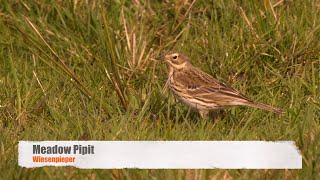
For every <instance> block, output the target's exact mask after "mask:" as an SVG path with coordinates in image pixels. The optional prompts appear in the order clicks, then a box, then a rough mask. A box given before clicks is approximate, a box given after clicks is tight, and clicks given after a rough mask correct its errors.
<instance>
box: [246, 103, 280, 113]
mask: <svg viewBox="0 0 320 180" xmlns="http://www.w3.org/2000/svg"><path fill="white" fill-rule="evenodd" d="M246 106H250V107H255V108H259V109H264V110H267V111H271V112H274V113H278V114H283V113H284V112H285V111H284V110H283V109H281V108H277V107H272V106H270V105H268V104H263V103H257V102H247V103H246Z"/></svg>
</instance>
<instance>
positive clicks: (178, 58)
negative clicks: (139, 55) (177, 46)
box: [156, 52, 189, 69]
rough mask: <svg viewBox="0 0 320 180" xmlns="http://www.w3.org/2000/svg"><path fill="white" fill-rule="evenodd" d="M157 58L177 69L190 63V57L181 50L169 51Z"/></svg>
mask: <svg viewBox="0 0 320 180" xmlns="http://www.w3.org/2000/svg"><path fill="white" fill-rule="evenodd" d="M156 59H157V60H160V61H164V62H166V63H167V64H168V65H169V66H170V67H172V68H175V69H181V68H184V67H185V66H186V65H187V64H188V63H189V58H188V57H187V56H185V55H183V54H181V53H179V52H167V53H165V54H164V55H162V56H159V57H157V58H156Z"/></svg>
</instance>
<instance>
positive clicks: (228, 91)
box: [157, 52, 283, 118]
mask: <svg viewBox="0 0 320 180" xmlns="http://www.w3.org/2000/svg"><path fill="white" fill-rule="evenodd" d="M157 59H158V60H163V61H165V62H166V63H167V65H168V67H169V77H168V84H169V87H170V89H171V91H172V92H173V94H174V95H175V97H176V98H177V99H178V100H179V101H181V102H183V103H185V104H186V105H188V106H189V107H191V108H193V109H196V110H198V112H199V113H200V115H201V117H202V118H206V117H207V116H208V113H209V111H210V110H214V109H221V108H224V107H226V106H237V105H240V106H250V107H255V108H260V109H264V110H268V111H272V112H275V113H283V110H282V109H279V108H275V107H272V106H270V105H267V104H262V103H258V102H254V101H252V100H251V99H250V98H248V97H246V96H245V95H243V94H241V93H240V92H238V91H237V90H235V89H233V88H232V87H230V86H227V85H225V84H224V83H222V82H220V81H218V80H217V79H215V78H213V77H212V76H210V75H209V74H207V73H205V72H203V71H201V70H200V69H198V68H196V67H194V66H192V64H191V63H190V60H189V58H188V57H187V56H185V55H183V54H181V53H178V52H168V53H166V54H164V55H163V56H160V57H158V58H157Z"/></svg>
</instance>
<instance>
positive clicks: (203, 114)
mask: <svg viewBox="0 0 320 180" xmlns="http://www.w3.org/2000/svg"><path fill="white" fill-rule="evenodd" d="M199 114H200V116H201V117H202V119H208V118H209V111H206V110H199Z"/></svg>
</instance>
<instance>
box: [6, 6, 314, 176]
mask: <svg viewBox="0 0 320 180" xmlns="http://www.w3.org/2000/svg"><path fill="white" fill-rule="evenodd" d="M1 4H2V6H1V8H0V21H1V23H0V36H1V38H0V75H1V76H0V85H1V88H0V118H1V119H0V174H1V176H2V177H3V178H12V177H13V178H15V179H20V178H26V179H33V178H39V179H40V178H45V177H48V178H51V179H56V178H61V176H64V177H65V178H68V179H71V178H72V179H74V178H77V179H78V178H81V179H84V178H90V179H96V178H106V177H107V178H108V179H151V178H156V179H185V178H186V179H208V178H219V179H230V178H235V179H239V178H240V179H248V178H254V179H261V178H263V179H298V178H299V179H316V178H319V169H320V165H319V163H317V162H319V160H320V153H319V148H320V143H319V142H320V121H319V119H320V111H319V110H320V89H319V84H320V83H319V82H320V73H319V72H320V43H319V38H320V19H319V18H318V17H319V14H320V7H319V5H318V4H319V3H318V1H304V0H297V1H269V0H265V1H263V2H255V1H245V2H240V1H222V0H218V1H204V0H198V1H179V0H176V1H173V2H162V1H159V2H155V1H152V3H151V2H150V1H140V0H136V1H132V2H129V1H120V0H115V1H106V2H104V1H99V0H96V1H90V3H86V2H85V1H83V2H82V1H73V2H72V1H46V2H35V1H31V0H25V1H5V0H3V1H1ZM28 20H29V21H30V23H29V22H28ZM31 24H33V25H34V27H35V28H32V26H31ZM36 29H37V30H38V31H39V34H37V32H36V31H37V30H36ZM42 38H43V40H42ZM45 42H47V45H46V44H45ZM49 47H51V48H52V49H51V50H50V48H49ZM167 50H178V51H181V52H184V53H185V54H187V55H189V56H190V57H192V63H193V64H194V65H195V66H198V67H200V68H201V69H202V70H204V71H206V72H208V73H210V74H212V75H214V76H215V77H217V78H218V79H220V80H222V81H224V82H226V83H227V84H232V86H233V87H234V88H236V89H239V90H240V91H242V92H243V93H245V94H246V95H248V96H250V97H251V98H252V99H254V100H256V101H259V102H264V103H268V104H272V105H274V106H278V107H282V108H284V109H285V110H286V113H285V114H284V115H277V114H272V113H270V112H266V111H263V110H258V109H254V108H245V107H233V108H227V109H226V111H225V112H224V113H222V114H220V115H219V117H217V119H215V120H209V121H203V120H201V118H200V117H199V116H198V115H197V114H196V113H194V112H192V111H190V110H189V109H188V108H187V107H185V106H184V105H182V104H179V103H176V102H175V100H174V97H173V96H172V94H171V93H170V92H169V91H168V90H163V87H164V84H165V82H166V78H167V73H166V71H167V69H166V67H165V65H164V64H162V63H160V62H155V61H153V60H152V59H153V58H154V57H156V56H157V55H159V54H160V53H161V52H162V51H167ZM19 140H35V141H39V140H267V141H278V140H294V141H295V142H296V144H297V146H298V147H299V149H300V150H301V153H302V155H303V169H301V170H217V169H213V170H137V169H124V170H80V169H76V168H74V167H43V168H34V169H26V168H21V167H19V166H18V164H17V144H18V141H19Z"/></svg>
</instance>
